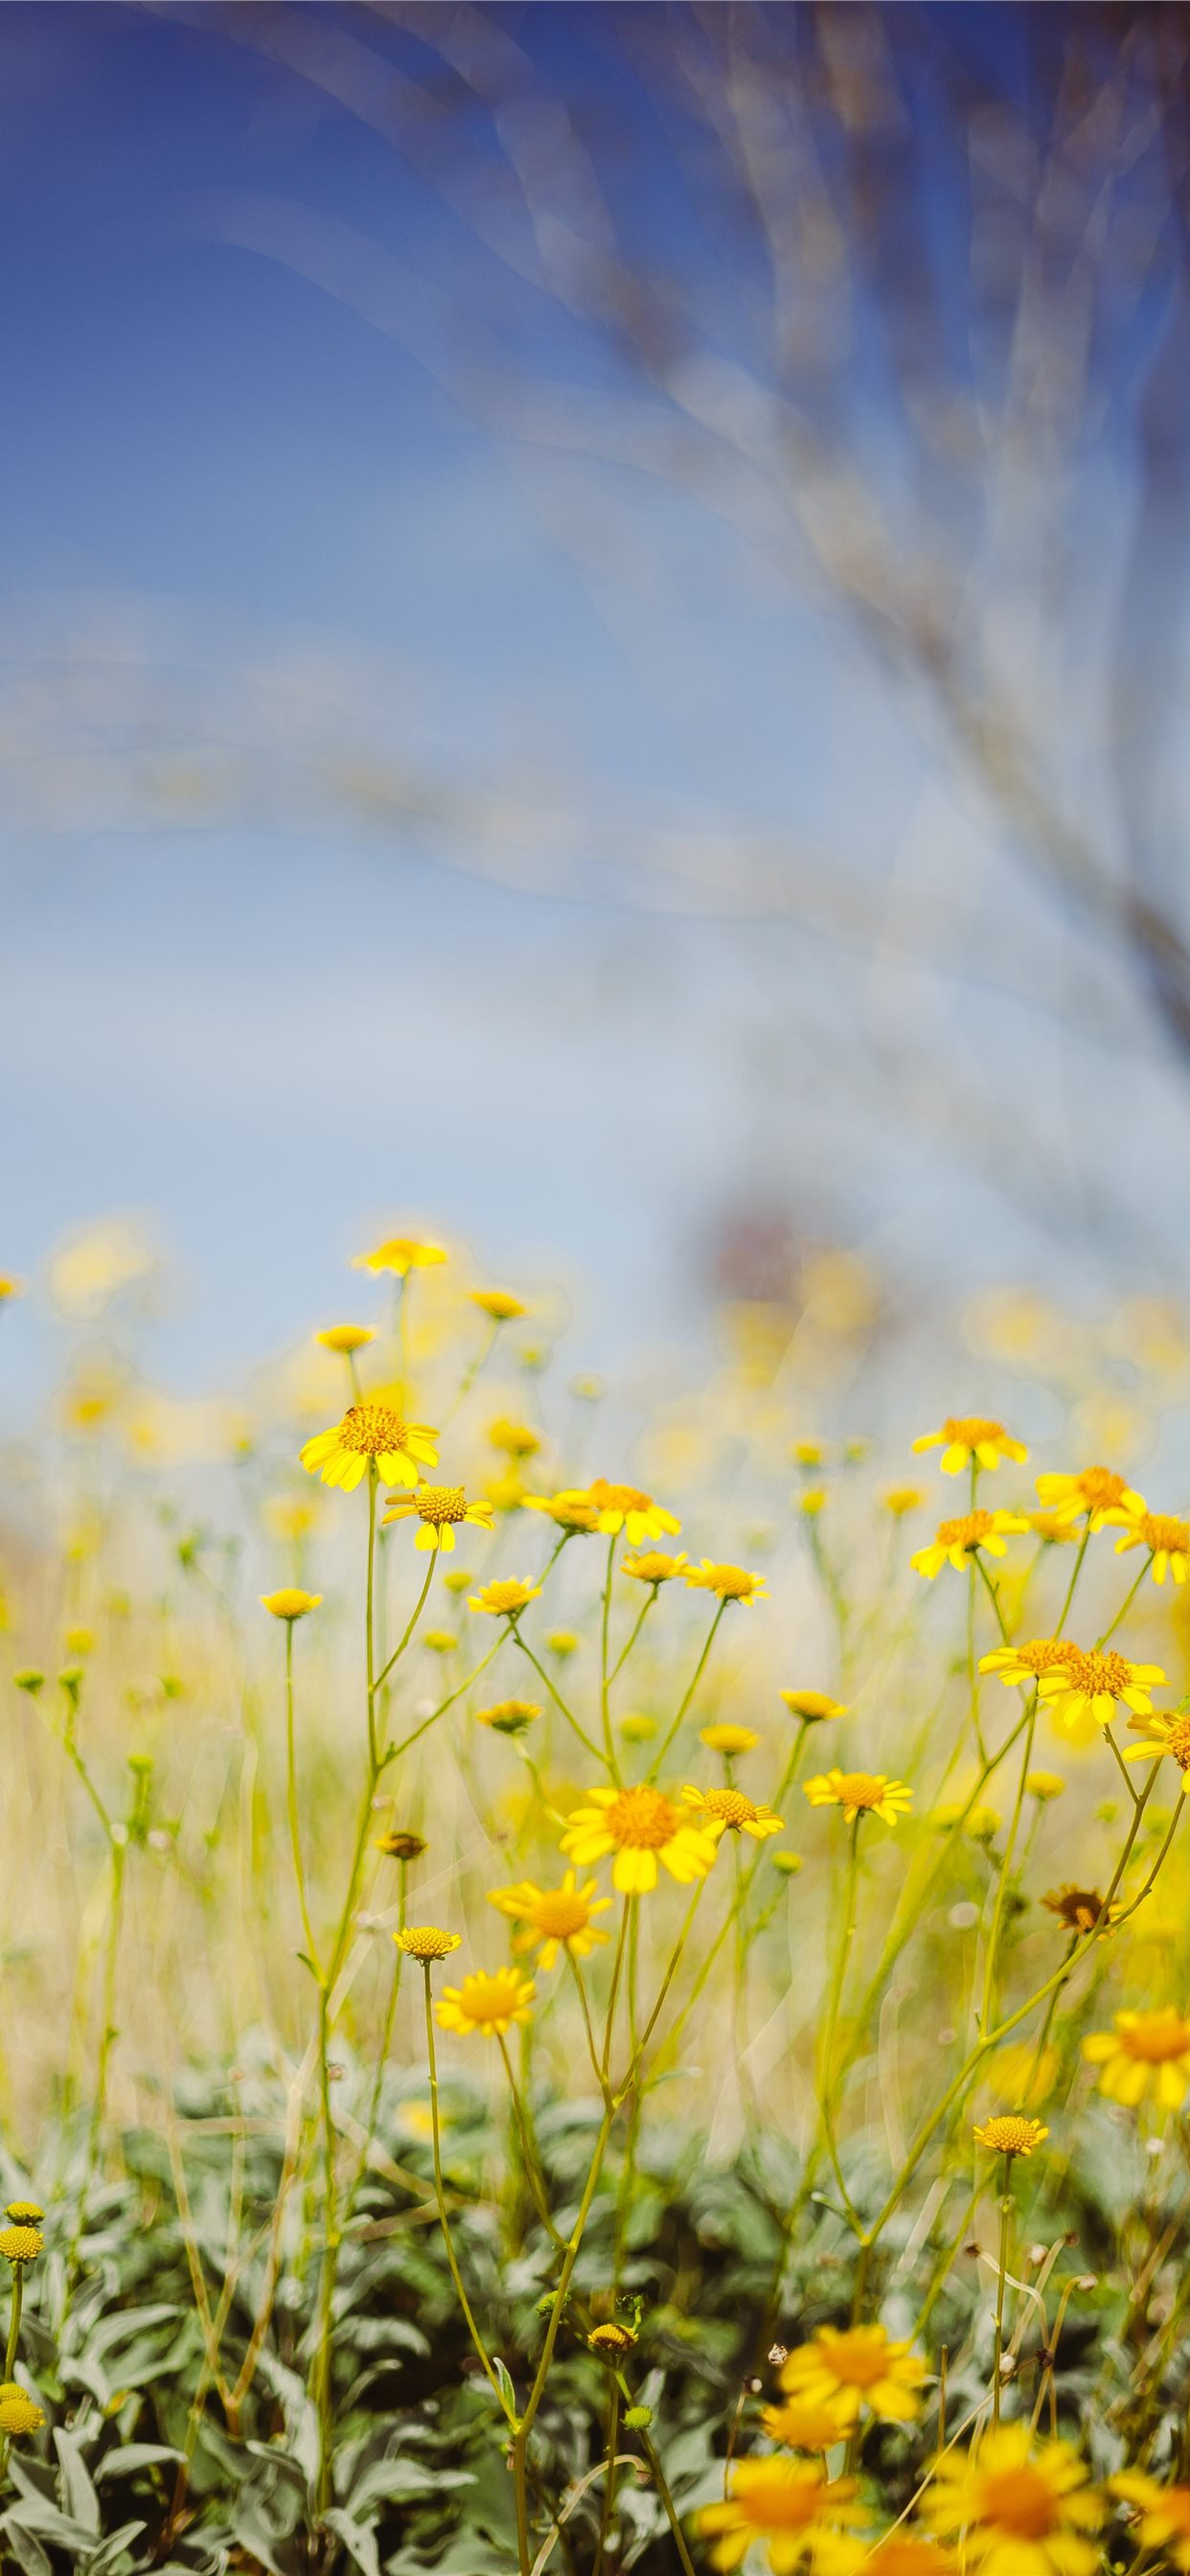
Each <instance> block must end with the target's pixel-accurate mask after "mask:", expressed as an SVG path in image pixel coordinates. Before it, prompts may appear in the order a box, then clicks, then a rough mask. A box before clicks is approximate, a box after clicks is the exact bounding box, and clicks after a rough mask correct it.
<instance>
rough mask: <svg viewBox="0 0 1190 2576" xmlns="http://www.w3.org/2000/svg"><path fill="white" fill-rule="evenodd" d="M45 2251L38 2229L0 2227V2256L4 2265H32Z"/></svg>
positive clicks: (20, 2226)
mask: <svg viewBox="0 0 1190 2576" xmlns="http://www.w3.org/2000/svg"><path fill="white" fill-rule="evenodd" d="M44 2250H45V2238H44V2236H43V2235H42V2232H41V2229H40V2228H39V2227H27V2226H25V2225H24V2224H23V2223H22V2224H21V2225H19V2226H16V2227H0V2255H3V2257H4V2260H5V2262H6V2263H12V2264H14V2265H16V2264H19V2263H32V2262H34V2261H35V2260H36V2258H37V2256H38V2255H39V2254H41V2253H43V2252H44Z"/></svg>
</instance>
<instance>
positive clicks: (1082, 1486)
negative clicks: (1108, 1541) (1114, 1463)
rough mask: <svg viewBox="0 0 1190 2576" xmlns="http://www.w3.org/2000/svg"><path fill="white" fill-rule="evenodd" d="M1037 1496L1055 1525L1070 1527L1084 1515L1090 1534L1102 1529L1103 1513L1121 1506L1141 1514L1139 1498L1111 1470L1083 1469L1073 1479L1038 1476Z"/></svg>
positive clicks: (1101, 1468)
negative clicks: (1055, 1522)
mask: <svg viewBox="0 0 1190 2576" xmlns="http://www.w3.org/2000/svg"><path fill="white" fill-rule="evenodd" d="M1037 1496H1038V1500H1039V1502H1041V1503H1043V1504H1044V1505H1045V1508H1046V1510H1047V1511H1048V1512H1049V1513H1050V1514H1051V1515H1052V1517H1053V1519H1054V1520H1055V1521H1057V1522H1059V1523H1061V1522H1065V1523H1066V1524H1067V1525H1068V1526H1069V1524H1070V1522H1071V1521H1079V1520H1081V1519H1082V1518H1083V1515H1084V1513H1085V1514H1086V1516H1087V1519H1088V1522H1089V1525H1090V1527H1091V1528H1092V1529H1093V1530H1098V1529H1102V1527H1103V1515H1104V1513H1105V1512H1109V1511H1114V1510H1115V1509H1116V1508H1117V1507H1118V1506H1119V1505H1120V1504H1123V1505H1124V1506H1125V1508H1130V1507H1131V1508H1139V1509H1140V1510H1141V1511H1143V1510H1144V1503H1143V1500H1142V1498H1141V1496H1140V1495H1139V1494H1134V1493H1133V1491H1132V1489H1131V1486H1130V1485H1128V1484H1127V1483H1126V1481H1125V1479H1124V1477H1123V1476H1117V1475H1116V1473H1115V1471H1114V1469H1113V1468H1111V1467H1083V1468H1082V1469H1081V1470H1080V1472H1079V1473H1078V1474H1077V1475H1074V1476H1039V1477H1038V1479H1037Z"/></svg>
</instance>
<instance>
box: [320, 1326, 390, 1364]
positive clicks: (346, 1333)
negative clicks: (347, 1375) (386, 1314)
mask: <svg viewBox="0 0 1190 2576" xmlns="http://www.w3.org/2000/svg"><path fill="white" fill-rule="evenodd" d="M314 1339H315V1341H316V1342H321V1344H322V1347H323V1349H324V1351H338V1352H339V1353H340V1354H341V1356H342V1357H343V1358H344V1359H347V1360H349V1359H351V1358H352V1356H353V1355H354V1353H355V1352H356V1351H362V1350H363V1348H364V1345H365V1343H366V1342H374V1341H375V1339H376V1335H375V1333H374V1332H373V1330H372V1326H371V1325H370V1324H328V1326H327V1329H326V1331H325V1333H316V1334H315V1336H314Z"/></svg>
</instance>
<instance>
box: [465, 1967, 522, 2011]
mask: <svg viewBox="0 0 1190 2576" xmlns="http://www.w3.org/2000/svg"><path fill="white" fill-rule="evenodd" d="M520 1992H521V1989H520V1980H519V1978H517V1977H510V1976H509V1975H508V1973H507V1971H506V1970H503V1969H500V1970H497V1973H496V1975H495V1976H494V1977H489V1976H486V1975H483V1974H482V1973H481V1974H480V1975H477V1976H474V1977H464V1979H463V1986H462V1993H461V1995H460V1997H459V2003H460V2008H461V2010H462V2011H463V2012H465V2013H466V2016H467V2019H468V2021H479V2022H485V2021H507V2019H508V2016H509V2014H510V2013H512V2012H515V2011H516V2008H517V2004H518V2002H519V2001H520Z"/></svg>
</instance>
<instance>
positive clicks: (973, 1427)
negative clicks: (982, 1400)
mask: <svg viewBox="0 0 1190 2576" xmlns="http://www.w3.org/2000/svg"><path fill="white" fill-rule="evenodd" d="M942 1428H943V1430H944V1432H945V1433H946V1437H947V1439H948V1440H961V1441H962V1442H963V1445H964V1447H965V1448H967V1449H974V1448H975V1447H976V1446H977V1445H978V1443H979V1442H980V1441H981V1440H1002V1439H1003V1438H1004V1425H1003V1423H1002V1422H985V1421H984V1418H983V1415H982V1414H981V1413H948V1414H947V1417H946V1420H945V1422H944V1423H943V1425H942Z"/></svg>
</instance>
